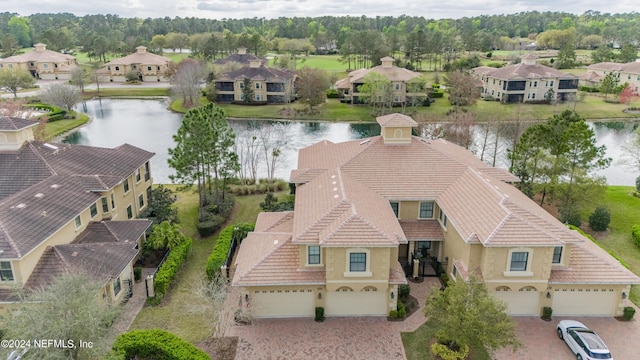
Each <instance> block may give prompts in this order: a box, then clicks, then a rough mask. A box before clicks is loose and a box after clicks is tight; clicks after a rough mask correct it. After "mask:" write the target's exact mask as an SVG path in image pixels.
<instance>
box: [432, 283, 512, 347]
mask: <svg viewBox="0 0 640 360" xmlns="http://www.w3.org/2000/svg"><path fill="white" fill-rule="evenodd" d="M506 310H507V305H506V304H505V303H504V302H503V301H500V300H498V299H496V298H494V297H492V296H491V295H489V293H488V291H487V288H486V286H485V285H484V284H483V283H481V282H479V281H477V280H476V279H475V278H473V277H471V278H470V279H469V281H464V280H461V279H458V280H457V281H452V282H451V284H450V285H449V286H447V287H446V288H445V289H444V291H433V292H432V293H431V295H429V297H428V298H427V302H426V305H425V308H424V314H425V316H426V317H427V319H430V321H433V322H434V323H435V324H436V329H438V330H437V331H436V337H437V338H438V341H439V342H440V343H443V344H446V345H448V346H449V347H453V346H454V345H458V346H460V347H465V346H473V345H475V346H481V347H484V348H485V349H486V350H487V351H488V352H489V353H490V354H491V353H492V352H493V351H495V350H498V349H501V348H503V347H511V348H512V349H513V350H514V351H515V350H516V349H517V348H519V347H520V346H522V344H521V343H520V341H519V340H518V337H517V336H516V333H515V323H514V322H513V320H512V319H511V317H509V315H507V313H506Z"/></svg>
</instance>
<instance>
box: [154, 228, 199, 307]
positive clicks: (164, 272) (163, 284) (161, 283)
mask: <svg viewBox="0 0 640 360" xmlns="http://www.w3.org/2000/svg"><path fill="white" fill-rule="evenodd" d="M191 242H192V240H191V238H189V237H187V238H185V240H184V243H182V244H180V245H178V246H176V247H174V248H173V249H171V253H170V254H169V256H167V260H165V262H164V263H163V264H162V265H161V266H160V270H158V273H157V274H156V278H155V290H156V297H157V296H158V295H160V297H162V296H164V294H166V293H167V290H169V285H171V282H172V281H173V279H174V278H175V277H176V273H177V272H178V270H180V267H181V266H182V264H184V262H185V260H187V257H188V256H189V253H190V252H191Z"/></svg>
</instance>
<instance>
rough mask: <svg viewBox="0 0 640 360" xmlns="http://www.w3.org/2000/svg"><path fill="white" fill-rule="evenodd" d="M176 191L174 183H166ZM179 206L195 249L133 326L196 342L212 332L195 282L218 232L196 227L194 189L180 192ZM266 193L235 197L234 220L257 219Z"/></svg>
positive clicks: (186, 230)
mask: <svg viewBox="0 0 640 360" xmlns="http://www.w3.org/2000/svg"><path fill="white" fill-rule="evenodd" d="M165 186H166V187H168V188H170V189H172V190H175V188H176V186H175V185H165ZM177 195H178V200H177V202H176V207H177V209H178V216H179V218H180V226H181V227H182V231H183V232H184V233H185V234H186V235H188V236H191V237H193V239H194V241H193V248H192V250H191V254H190V255H189V258H188V259H187V262H186V263H185V265H184V267H183V268H182V269H181V270H180V271H179V272H178V274H177V276H176V279H175V281H174V283H173V285H172V286H171V288H170V289H169V292H168V293H167V295H166V297H165V299H164V300H163V303H162V304H161V305H159V306H146V307H145V308H144V309H142V311H141V312H140V313H139V314H138V316H137V317H136V319H135V320H134V322H133V324H132V325H131V329H132V330H133V329H155V328H159V329H163V330H166V331H170V332H172V333H174V334H176V335H177V336H179V337H181V338H182V339H184V340H186V341H188V342H191V343H197V342H199V341H202V340H204V339H206V338H208V337H209V336H211V334H212V331H213V329H212V315H213V314H212V313H211V310H210V307H209V306H207V303H206V302H205V301H203V300H202V299H201V298H199V297H198V296H196V295H194V294H195V291H196V284H198V282H199V281H200V279H202V278H203V277H204V269H205V266H206V263H207V258H208V257H209V254H211V250H212V248H213V245H214V244H215V242H216V239H217V236H218V234H215V235H213V236H210V237H207V238H204V239H201V238H199V236H198V234H197V230H196V223H197V215H198V195H197V193H195V192H193V191H185V192H179V193H177ZM263 199H264V195H250V196H240V197H237V198H236V200H237V201H236V202H237V209H236V211H235V214H234V217H233V218H232V220H231V223H237V222H255V221H256V218H257V216H258V212H259V211H260V207H259V204H260V202H261V201H263Z"/></svg>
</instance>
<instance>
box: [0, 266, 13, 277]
mask: <svg viewBox="0 0 640 360" xmlns="http://www.w3.org/2000/svg"><path fill="white" fill-rule="evenodd" d="M0 281H13V269H12V268H11V262H9V261H0Z"/></svg>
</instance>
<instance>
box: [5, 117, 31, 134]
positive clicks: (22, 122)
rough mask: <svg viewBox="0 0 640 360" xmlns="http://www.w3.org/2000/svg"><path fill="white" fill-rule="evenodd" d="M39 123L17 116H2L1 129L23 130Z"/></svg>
mask: <svg viewBox="0 0 640 360" xmlns="http://www.w3.org/2000/svg"><path fill="white" fill-rule="evenodd" d="M36 125H38V122H37V121H33V120H28V119H22V118H17V117H9V116H0V131H12V130H21V129H24V128H27V127H30V126H36Z"/></svg>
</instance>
